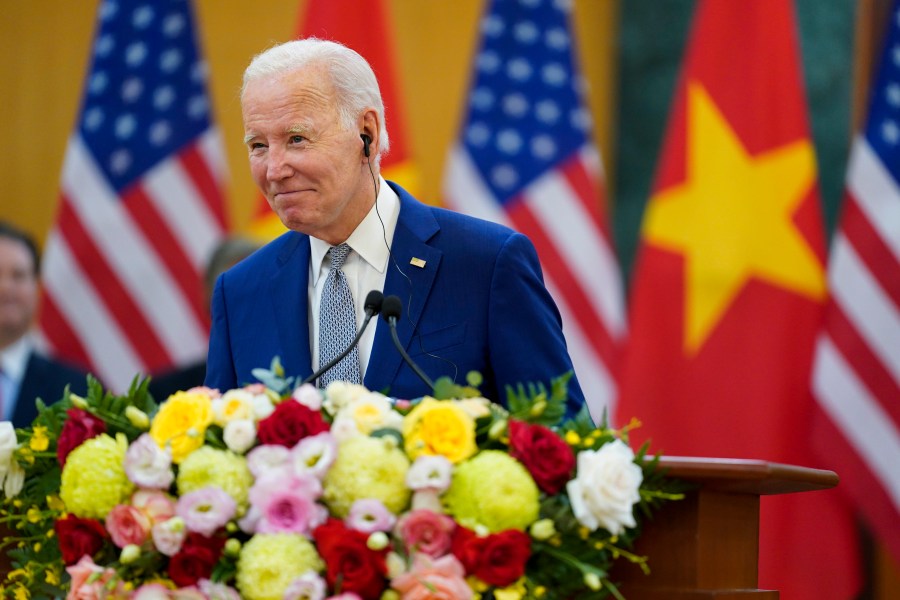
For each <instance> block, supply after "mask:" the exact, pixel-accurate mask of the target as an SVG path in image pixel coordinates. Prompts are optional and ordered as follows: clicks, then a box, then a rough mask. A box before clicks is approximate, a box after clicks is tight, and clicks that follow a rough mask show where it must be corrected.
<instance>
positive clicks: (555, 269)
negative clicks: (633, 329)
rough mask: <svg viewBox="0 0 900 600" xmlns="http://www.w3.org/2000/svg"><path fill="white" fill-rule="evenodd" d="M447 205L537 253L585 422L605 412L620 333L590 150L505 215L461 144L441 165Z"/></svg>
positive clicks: (618, 302) (615, 283) (614, 268)
mask: <svg viewBox="0 0 900 600" xmlns="http://www.w3.org/2000/svg"><path fill="white" fill-rule="evenodd" d="M444 181H445V182H446V186H445V189H444V198H445V199H446V200H447V204H448V206H450V207H451V208H453V209H455V210H458V211H460V212H464V213H466V214H470V215H474V216H476V217H480V218H482V219H487V220H489V221H494V222H496V223H502V224H504V225H507V226H508V227H511V228H513V229H515V230H517V231H520V232H522V233H524V234H525V235H527V236H528V237H529V239H531V241H532V242H533V243H534V245H535V247H536V248H537V251H538V255H539V256H540V259H541V266H542V268H543V271H544V281H545V283H546V285H547V289H548V290H549V291H550V293H551V295H552V296H553V298H554V300H555V301H556V304H557V306H558V308H559V311H560V313H561V315H562V321H563V333H564V334H565V337H566V343H567V344H568V347H569V353H570V355H571V357H572V362H573V363H574V367H575V372H576V373H577V375H578V381H579V383H580V384H581V387H582V388H583V390H584V393H585V397H586V399H587V404H588V408H589V410H590V412H591V416H592V417H593V418H594V419H595V421H597V422H599V419H600V418H601V417H602V415H603V412H604V410H605V411H607V412H608V413H611V410H612V407H613V403H614V402H615V397H616V393H617V384H616V379H615V373H616V371H617V366H616V361H617V360H618V358H617V357H618V350H619V347H620V344H621V343H622V341H623V339H624V337H625V334H626V324H625V310H624V302H623V298H624V292H623V289H622V280H621V277H620V274H619V266H618V262H617V260H616V256H615V252H614V250H613V247H612V244H611V242H610V236H609V231H608V227H607V224H606V219H605V217H604V215H603V213H602V211H601V210H600V204H599V203H600V198H601V196H600V194H601V193H602V190H603V185H602V182H603V173H602V167H601V162H600V157H599V155H598V154H597V152H596V151H595V150H594V149H593V148H591V147H585V148H584V149H583V150H582V151H581V152H580V153H578V154H576V155H574V156H572V157H571V158H570V159H568V160H566V161H564V162H562V163H561V164H560V166H559V168H557V169H554V170H551V171H548V173H547V174H545V175H543V176H542V177H540V178H538V179H537V180H535V181H534V182H533V183H531V184H530V185H529V186H528V187H527V188H525V190H524V191H523V192H522V194H521V197H520V198H517V199H516V200H514V201H513V202H511V203H510V204H509V205H510V206H511V208H510V209H509V210H508V211H505V210H504V209H503V207H502V206H501V205H500V204H499V203H498V202H497V201H496V200H495V199H494V198H493V196H492V194H491V193H490V190H489V189H488V188H487V187H486V186H485V185H484V184H483V182H482V180H481V175H480V173H479V171H478V170H477V169H476V168H475V166H474V164H473V163H472V159H471V157H470V156H469V154H468V153H467V152H466V150H465V148H463V147H461V146H457V147H455V148H454V149H453V150H452V152H451V156H450V159H449V161H448V164H447V172H446V175H445V179H444Z"/></svg>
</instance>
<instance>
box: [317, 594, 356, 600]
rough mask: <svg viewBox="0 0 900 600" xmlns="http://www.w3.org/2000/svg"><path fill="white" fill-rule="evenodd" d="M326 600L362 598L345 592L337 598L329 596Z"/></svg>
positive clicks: (354, 599)
mask: <svg viewBox="0 0 900 600" xmlns="http://www.w3.org/2000/svg"><path fill="white" fill-rule="evenodd" d="M325 600H362V598H360V597H359V594H354V593H353V592H344V593H343V594H338V595H336V596H329V597H328V598H326V599H325Z"/></svg>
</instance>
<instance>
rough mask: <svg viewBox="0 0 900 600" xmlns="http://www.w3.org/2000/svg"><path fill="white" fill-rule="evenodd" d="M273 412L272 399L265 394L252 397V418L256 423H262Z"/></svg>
mask: <svg viewBox="0 0 900 600" xmlns="http://www.w3.org/2000/svg"><path fill="white" fill-rule="evenodd" d="M273 412H275V404H274V403H273V402H272V399H271V398H269V397H268V396H266V395H265V394H257V395H256V396H253V418H254V419H255V420H256V421H262V420H263V419H266V418H268V417H269V416H271V414H272V413H273Z"/></svg>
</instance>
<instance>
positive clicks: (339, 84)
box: [241, 38, 390, 164]
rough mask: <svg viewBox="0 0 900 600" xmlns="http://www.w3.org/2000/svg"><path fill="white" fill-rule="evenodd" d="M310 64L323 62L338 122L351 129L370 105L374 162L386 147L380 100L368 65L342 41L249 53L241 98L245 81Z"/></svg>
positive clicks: (298, 43)
mask: <svg viewBox="0 0 900 600" xmlns="http://www.w3.org/2000/svg"><path fill="white" fill-rule="evenodd" d="M311 65H323V66H324V67H325V69H326V71H327V72H328V73H329V75H331V83H332V84H333V85H334V87H335V89H336V90H337V110H338V115H339V117H340V120H341V124H342V125H343V126H344V127H346V128H347V129H354V128H355V127H356V121H357V119H358V118H359V115H360V114H361V113H362V112H363V111H364V110H366V109H367V108H374V109H375V112H376V114H377V116H376V118H377V121H378V148H377V152H376V164H377V162H380V158H381V155H382V154H385V153H387V151H388V148H389V147H390V142H389V140H388V132H387V124H386V123H385V119H384V101H383V100H382V99H381V90H380V89H379V88H378V80H377V79H375V73H374V71H372V67H371V66H369V63H368V62H366V59H364V58H363V57H362V56H360V55H359V53H357V52H356V51H354V50H351V49H350V48H348V47H347V46H344V45H343V44H339V43H337V42H331V41H327V40H320V39H317V38H305V39H301V40H293V41H290V42H285V43H283V44H278V45H276V46H272V47H271V48H269V49H268V50H265V51H263V52H261V53H260V54H257V55H256V56H254V57H253V60H252V61H250V64H249V65H248V66H247V69H246V70H245V71H244V81H243V84H242V86H241V99H242V100H243V97H244V92H245V91H246V89H247V84H248V83H250V82H251V81H253V80H254V79H258V78H260V77H268V76H271V75H276V74H279V73H286V72H289V71H294V70H297V69H301V68H304V67H308V66H311Z"/></svg>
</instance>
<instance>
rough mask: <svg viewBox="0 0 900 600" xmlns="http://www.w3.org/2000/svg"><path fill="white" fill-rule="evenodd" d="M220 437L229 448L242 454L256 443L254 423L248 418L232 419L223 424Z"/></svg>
mask: <svg viewBox="0 0 900 600" xmlns="http://www.w3.org/2000/svg"><path fill="white" fill-rule="evenodd" d="M222 438H223V439H224V440H225V445H226V446H228V449H229V450H231V451H232V452H235V453H237V454H243V453H244V452H246V451H247V450H249V449H250V448H251V447H252V446H253V444H255V443H256V425H254V423H253V421H252V420H250V419H234V420H232V421H229V422H228V423H227V424H226V425H225V429H224V431H223V432H222Z"/></svg>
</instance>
